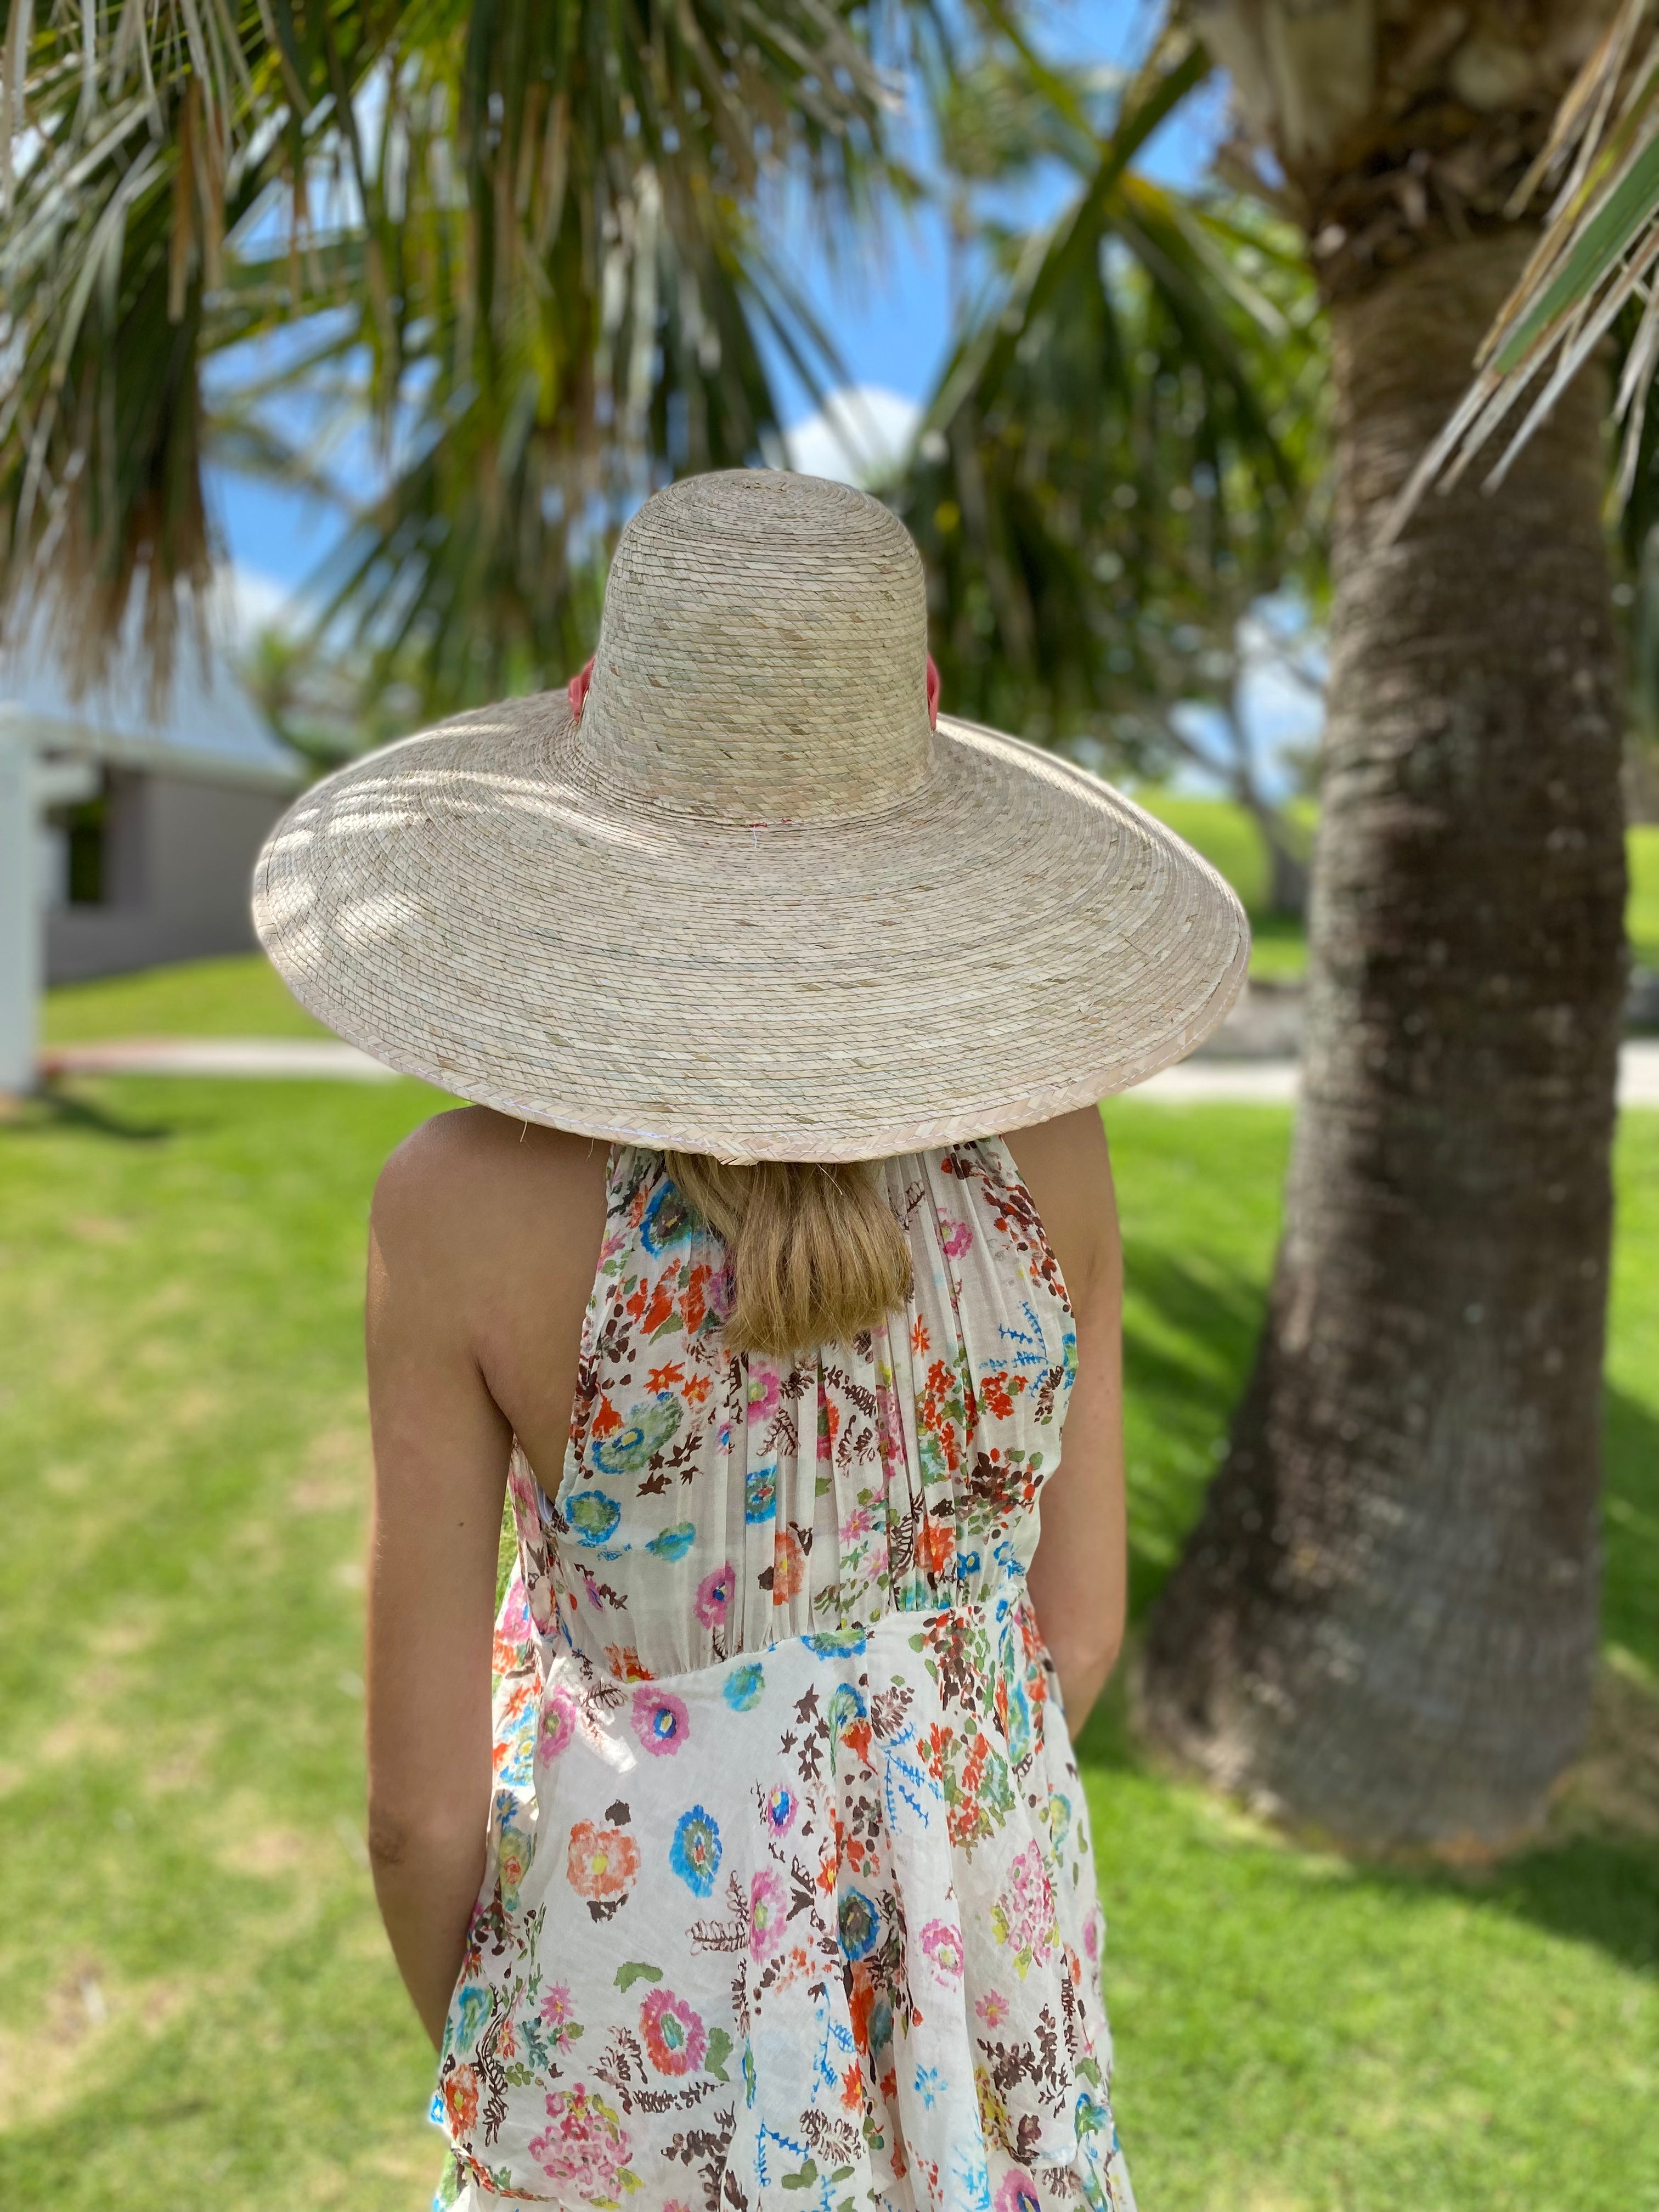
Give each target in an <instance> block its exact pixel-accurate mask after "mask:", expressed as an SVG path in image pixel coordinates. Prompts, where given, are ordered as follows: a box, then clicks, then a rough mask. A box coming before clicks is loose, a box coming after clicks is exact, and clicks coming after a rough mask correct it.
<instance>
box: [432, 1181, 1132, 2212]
mask: <svg viewBox="0 0 1659 2212" xmlns="http://www.w3.org/2000/svg"><path fill="white" fill-rule="evenodd" d="M878 1173H880V1174H882V1175H883V1176H884V1178H885V1183H886V1189H887V1193H888V1196H889V1198H890V1201H891V1203H892V1205H893V1207H894V1209H895V1211H896V1213H897V1214H898V1217H899V1218H900V1220H901V1221H902V1223H903V1224H904V1225H905V1227H906V1230H907V1233H908V1238H909V1243H910V1249H911V1253H912V1255H913V1261H914V1273H915V1280H914V1284H913V1287H912V1291H911V1294H910V1297H909V1300H908V1304H907V1306H906V1307H905V1308H904V1310H902V1312H901V1311H898V1310H895V1312H894V1313H893V1314H892V1315H890V1316H889V1319H888V1321H887V1322H885V1323H884V1325H883V1326H882V1327H880V1328H876V1329H874V1330H872V1331H871V1332H869V1333H868V1334H866V1335H862V1336H860V1337H859V1338H857V1339H856V1340H854V1341H853V1342H852V1343H850V1344H848V1345H843V1346H823V1347H822V1348H820V1349H819V1350H818V1351H817V1352H816V1353H815V1354H812V1355H810V1356H808V1357H806V1358H803V1359H801V1360H799V1361H798V1362H797V1363H795V1364H792V1365H787V1366H783V1365H780V1364H776V1363H775V1362H771V1361H769V1360H767V1359H764V1358H759V1357H757V1356H750V1357H747V1358H745V1357H742V1356H739V1355H736V1354H732V1353H729V1352H726V1351H724V1350H723V1349H722V1346H721V1340H720V1319H721V1316H722V1314H723V1312H724V1311H725V1310H726V1301H727V1297H728V1295H729V1293H728V1284H729V1277H728V1275H727V1273H726V1263H725V1251H724V1247H723V1246H722V1245H721V1244H720V1242H719V1240H718V1239H717V1238H716V1237H714V1235H713V1234H712V1233H711V1232H710V1231H708V1230H707V1229H706V1228H704V1227H703V1226H702V1224H701V1222H700V1221H699V1220H698V1219H697V1218H696V1216H695V1215H693V1214H692V1213H691V1212H690V1211H689V1209H688V1207H687V1206H686V1204H685V1202H684V1200H683V1199H682V1197H681V1195H680V1193H679V1191H678V1188H676V1186H675V1185H674V1183H673V1182H671V1180H670V1178H669V1176H668V1175H667V1173H666V1170H665V1165H664V1163H663V1159H662V1156H661V1155H660V1154H659V1153H657V1152H647V1151H644V1150H640V1149H636V1148H632V1147H627V1146H620V1147H616V1148H614V1149H613V1151H612V1152H611V1161H610V1169H609V1197H608V1214H607V1223H606V1232H605V1242H604V1245H603V1249H602V1252H601V1256H600V1261H599V1271H598V1274H597V1277H596V1279H595V1282H594V1285H593V1291H592V1298H591V1300H590V1302H589V1305H588V1309H587V1313H586V1321H585V1322H584V1327H583V1337H582V1345H581V1354H580V1369H579V1373H578V1381H577V1386H576V1392H575V1400H574V1408H573V1413H572V1419H571V1430H570V1438H569V1443H568V1449H567V1451H566V1455H565V1462H564V1467H563V1469H562V1475H561V1477H560V1480H559V1481H558V1484H557V1486H556V1492H555V1493H554V1494H553V1495H551V1496H549V1495H548V1494H547V1493H546V1492H544V1489H543V1488H542V1486H540V1485H539V1484H538V1480H537V1479H536V1477H535V1475H534V1474H532V1470H531V1468H530V1467H529V1465H528V1464H527V1462H526V1460H525V1458H524V1456H523V1454H522V1452H521V1451H517V1450H515V1452H514V1455H513V1468H512V1474H511V1480H510V1489H511V1499H512V1507H513V1516H514V1519H515V1522H516V1524H517V1533H518V1547H519V1562H518V1568H517V1571H516V1572H515V1573H514V1575H513V1578H512V1581H511V1582H510V1583H509V1585H508V1587H507V1595H506V1597H505V1600H504V1601H503V1604H502V1607H501V1614H500V1618H499V1620H498V1623H497V1630H496V1658H495V1665H496V1675H497V1679H496V1686H495V1799H494V1805H493V1811H492V1816H491V1824H490V1835H489V1859H488V1865H487V1869H486V1873H485V1877H484V1881H483V1888H482V1891H481V1893H480V1896H479V1899H478V1904H477V1908H476V1911H475V1913H474V1916H473V1919H472V1922H471V1928H470V1931H469V1936H468V1941H467V1947H466V1952H465V1960H464V1964H463V1967H462V1972H461V1975H460V1978H459V1982H458V1984H457V1986H456V1990H455V1994H454V1997H453V2002H452V2004H451V2008H450V2012H449V2019H448V2023H447V2028H446V2031H445V2035H444V2041H443V2047H442V2051H441V2055H440V2059H439V2073H438V2086H437V2091H436V2094H435V2098H434V2102H433V2117H434V2118H435V2120H437V2121H438V2122H439V2124H441V2126H442V2127H443V2128H444V2130H445V2131H446V2133H447V2137H448V2140H449V2144H450V2155H449V2159H448V2161H447V2166H446V2172H445V2178H444V2181H443V2184H442V2185H441V2188H440V2191H439V2196H438V2200H437V2201H438V2203H440V2204H441V2205H459V2207H460V2208H461V2209H462V2212H520V2208H530V2207H544V2206H547V2205H557V2206H560V2207H564V2208H570V2209H571V2212H574V2208H591V2212H865V2208H869V2207H873V2208H877V2212H1051V2208H1054V2207H1058V2206H1061V2205H1066V2206H1070V2205H1074V2204H1078V2203H1083V2204H1086V2205H1089V2206H1091V2207H1094V2208H1097V2212H1102V2208H1112V2209H1113V2212H1133V2194H1132V2192H1131V2190H1130V2186H1129V2179H1128V2174H1127V2168H1126V2166H1125V2164H1124V2160H1123V2157H1122V2154H1121V2150H1120V2149H1119V2147H1118V2143H1117V2138H1116V2135H1115V2130H1114V2127H1113V2123H1112V2113H1111V2106H1110V2100H1109V2078H1110V2067H1111V2042H1110V2037H1109V2032H1108V2029H1107V2024H1106V2015H1105V2011H1104V2008H1103V2002H1102V1997H1101V1987H1100V1966H1101V1947H1102V1940H1103V1930H1104V1923H1103V1915H1102V1912H1101V1908H1100V1904H1099V1901H1098V1898H1097V1889H1096V1881H1095V1869H1094V1865H1093V1861H1092V1857H1091V1850H1090V1845H1089V1838H1088V1832H1087V1823H1086V1817H1085V1803H1084V1797H1083V1792H1082V1790H1081V1788H1080V1787H1079V1780H1078V1772H1077V1768H1076V1766H1075V1765H1074V1764H1073V1759H1072V1755H1071V1750H1070V1746H1069V1743H1068V1741H1067V1737H1066V1725H1065V1720H1064V1717H1063V1715H1062V1714H1061V1712H1060V1705H1059V1699H1058V1696H1057V1692H1056V1683H1055V1677H1054V1671H1053V1668H1052V1666H1051V1663H1050V1662H1049V1660H1048V1654H1047V1652H1046V1650H1044V1647H1043V1644H1042V1637H1041V1635H1040V1634H1039V1632H1038V1629H1037V1625H1036V1620H1035V1618H1034V1616H1033V1613H1032V1611H1031V1607H1030V1600H1029V1598H1028V1596H1027V1595H1026V1589H1025V1570H1026V1567H1027V1565H1029V1563H1030V1559H1031V1555H1032V1553H1033V1551H1034V1550H1035V1548H1036V1539H1037V1507H1038V1500H1039V1496H1040V1493H1041V1491H1042V1484H1043V1482H1044V1480H1046V1479H1047V1477H1048V1475H1049V1474H1051V1473H1052V1472H1053V1471H1054V1467H1055V1466H1056V1465H1057V1463H1058V1462H1059V1457H1060V1424H1061V1421H1062V1419H1063V1418H1064V1415H1065V1410H1066V1398H1067V1395H1068V1393H1069V1391H1070V1389H1071V1387H1072V1381H1073V1374H1074V1371H1075V1368H1076V1364H1077V1352H1076V1337H1075V1334H1074V1331H1073V1322H1072V1315H1071V1307H1070V1305H1069V1303H1068V1301H1067V1298H1066V1289H1065V1285H1064V1284H1063V1282H1062V1281H1061V1279H1060V1271H1059V1269H1058V1267H1056V1266H1055V1263H1054V1255H1053V1254H1052V1253H1051V1252H1050V1250H1049V1249H1048V1243H1047V1241H1046V1239H1045V1237H1044V1236H1043V1232H1042V1225H1041V1223H1040V1221H1039V1220H1038V1218H1037V1215H1036V1209H1035V1207H1034V1206H1033V1205H1032V1203H1031V1200H1030V1196H1029V1194H1027V1192H1026V1190H1025V1188H1024V1185H1023V1184H1022V1183H1021V1182H1020V1180H1019V1178H1018V1174H1017V1172H1016V1171H1015V1169H1014V1166H1013V1163H1012V1159H1011V1158H1010V1157H1009V1154H1008V1152H1007V1149H1006V1146H1004V1145H1003V1144H1002V1142H1001V1140H1000V1139H989V1140H987V1141H985V1142H982V1143H978V1144H970V1145H959V1146H951V1147H950V1148H948V1149H945V1150H942V1151H936V1152H925V1153H921V1154H911V1155H908V1156H905V1157H902V1158H896V1159H891V1160H888V1161H885V1162H884V1163H883V1164H882V1165H881V1167H880V1169H879V1170H878Z"/></svg>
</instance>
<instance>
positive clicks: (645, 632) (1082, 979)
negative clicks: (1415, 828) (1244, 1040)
mask: <svg viewBox="0 0 1659 2212" xmlns="http://www.w3.org/2000/svg"><path fill="white" fill-rule="evenodd" d="M926 665H927V608H926V595H925V591H924V586H923V580H922V573H921V561H920V558H919V556H918V555H917V553H916V550H915V546H914V545H913V544H912V543H911V541H910V538H909V537H908V533H907V532H905V530H904V528H903V526H902V525H901V524H900V523H899V522H898V521H897V520H896V518H895V517H894V516H893V515H891V514H890V513H889V512H888V511H887V509H886V508H884V507H882V506H880V505H879V504H878V502H877V501H874V500H872V499H869V498H866V496H865V495H863V494H862V493H860V492H855V491H852V490H849V489H848V488H847V487H845V486H843V485H840V484H831V483H824V482H822V481H820V480H819V479H817V478H814V477H795V476H788V475H785V474H783V473H781V472H777V471H758V470H757V471H726V472H722V473H720V474H718V475H713V476H706V477H690V478H688V479H686V480H684V482H682V483H678V484H675V485H673V486H671V487H670V488H669V489H667V490H665V491H663V492H659V494H658V495H656V496H655V497H654V498H653V499H652V500H650V501H647V504H646V505H645V507H642V508H641V511H640V513H638V514H637V515H636V516H635V518H634V520H632V521H631V522H630V523H629V526H628V527H627V529H626V530H625V531H624V532H623V536H622V539H621V542H620V544H618V546H617V553H616V556H615V559H614V561H613V562H612V565H611V575H610V580H609V583H608V586H607V591H606V598H605V614H604V618H603V622H602V624H601V628H600V633H599V649H598V652H597V653H596V656H595V660H594V668H593V678H592V687H591V689H590V690H589V692H588V694H587V697H586V702H585V704H584V706H583V708H582V712H581V714H580V720H577V719H576V718H574V717H573V715H572V714H571V712H570V708H569V705H568V701H567V699H566V697H565V695H564V694H563V693H562V692H558V693H551V692H548V693H542V694H538V696H534V697H532V698H526V699H514V700H510V701H507V702H504V703H502V704H501V705H500V706H496V707H491V708H484V709H483V710H481V711H479V712H477V713H473V714H465V715H463V716H460V717H459V718H458V719H457V720H453V721H451V722H447V723H445V724H443V725H442V726H440V727H439V728H437V729H435V730H432V731H430V732H426V733H425V734H423V735H422V736H419V737H415V738H406V739H404V741H403V743H401V744H395V745H391V746H387V747H386V748H385V749H384V750H381V751H380V752H377V753H374V754H371V755H370V756H368V757H367V758H365V759H363V760H362V761H358V762H356V763H352V764H351V765H350V766H349V767H348V768H345V769H341V770H340V771H339V772H338V773H337V775H332V776H331V777H329V778H328V779H327V780H326V781H324V782H322V783H319V784H318V785H316V786H315V787H313V789H312V790H310V791H308V792H307V793H305V794H304V796H303V797H302V798H301V799H299V800H298V801H297V802H296V804H295V805H294V806H293V807H292V808H290V810H289V812H288V813H287V814H286V815H285V816H284V817H283V820H282V821H281V822H280V823H278V825H277V827H276V829H275V831H274V832H273V833H272V836H271V838H270V842H269V843H268V844H267V846H266V848H265V849H264V853H263V854H261V856H260V860H259V863H258V869H257V871H256V873H255V878H254V902H253V903H254V918H255V921H256V924H257V926H258V931H259V935H260V938H261V939H262V941H263V942H264V945H265V948H266V950H267V951H269V953H270V957H271V958H272V959H273V961H274V962H275V963H276V966H277V968H278V969H280V970H281V972H282V974H283V976H284V978H285V979H286V981H288V983H289V987H290V988H291V989H292V990H293V992H294V994H295V997H296V998H298V999H299V1000H300V1002H301V1005H303V1006H306V1007H307V1008H308V1009H309V1010H310V1011H311V1012H313V1013H314V1014H316V1015H317V1016H318V1017H319V1018H320V1019H321V1020H323V1021H325V1022H326V1023H327V1024H328V1025H329V1026H330V1028H331V1029H333V1030H336V1031H337V1032H338V1034H339V1035H340V1036H343V1037H346V1038H348V1039H349V1041H350V1042H352V1043H354V1044H356V1045H361V1046H362V1048H364V1049H365V1050H366V1051H368V1052H370V1053H373V1054H374V1055H375V1056H376V1057H377V1058H379V1059H380V1060H385V1061H386V1063H387V1064H388V1065H389V1066H393V1067H396V1068H399V1069H402V1070H404V1072H405V1073H409V1074H411V1075H417V1076H421V1077H423V1078H424V1079H426V1080H427V1081H428V1082H430V1083H434V1084H436V1085H440V1086H441V1088H442V1089H444V1090H447V1091H453V1092H455V1093H457V1094H458V1095H459V1096H460V1097H465V1098H471V1099H475V1100H477V1101H478V1102H480V1103H483V1104H484V1105H488V1106H493V1107H495V1108H496V1109H499V1110H500V1111H501V1112H502V1113H506V1114H511V1115H515V1116H520V1117H522V1118H523V1119H525V1120H526V1121H542V1122H547V1123H550V1124H551V1125H553V1126H554V1127H558V1128H564V1129H572V1130H575V1131H577V1132H579V1133H583V1134H587V1135H592V1136H596V1137H603V1138H612V1139H620V1140H623V1141H626V1142H634V1143H641V1144H647V1145H653V1146H678V1147H679V1148H681V1149H684V1150H688V1151H697V1152H711V1153H713V1154H714V1155H715V1156H716V1157H717V1158H722V1159H727V1160H749V1159H767V1158H770V1159H802V1160H805V1159H824V1160H835V1159H858V1158H879V1157H882V1156H884V1155H886V1154H889V1153H893V1152H909V1151H919V1150H925V1149H927V1148H928V1147H930V1146H936V1145H943V1144H948V1143H951V1142H954V1141H956V1140H957V1139H962V1138H968V1137H975V1136H983V1135H987V1134H990V1133H994V1132H1000V1131H1003V1130H1007V1129H1017V1128H1020V1127H1025V1126H1027V1125H1029V1124H1030V1123H1031V1122H1033V1121H1042V1120H1046V1119H1047V1118H1048V1116H1049V1115H1054V1114H1058V1113H1062V1112H1064V1111H1066V1109H1068V1108H1071V1107H1074V1106H1081V1105H1085V1104H1088V1103H1092V1102H1093V1101H1094V1100H1096V1099H1097V1098H1099V1097H1103V1096H1105V1095H1106V1094H1107V1093H1108V1092H1110V1091H1119V1090H1122V1089H1124V1088H1126V1087H1127V1085H1130V1084H1133V1083H1136V1082H1139V1080H1141V1079H1143V1078H1144V1077H1146V1076H1147V1075H1150V1074H1152V1073H1153V1072H1154V1071H1155V1070H1156V1069H1158V1068H1159V1067H1163V1066H1167V1065H1168V1064H1169V1063H1170V1061H1172V1060H1179V1059H1181V1058H1182V1057H1183V1056H1184V1055H1185V1054H1187V1053H1188V1052H1190V1051H1191V1050H1192V1048H1193V1047H1194V1045H1195V1044H1197V1043H1198V1042H1200V1040H1201V1039H1202V1038H1203V1036H1205V1035H1206V1033H1207V1032H1208V1031H1209V1030H1211V1029H1212V1028H1213V1027H1214V1026H1215V1024H1216V1023H1217V1022H1218V1021H1219V1020H1220V1019H1221V1018H1222V1016H1223V1015H1224V1014H1225V1012H1226V1011H1227V1008H1228V1007H1229V1006H1231V1003H1232V1000H1233V999H1234V997H1235V996H1236V995H1237V991H1238V988H1239V987H1240V985H1241V983H1242V982H1243V976H1244V969H1245V963H1246V960H1247V958H1248V955H1249V931H1248V929H1247V927H1246V925H1245V921H1244V916H1243V910H1242V909H1241V908H1240V907H1239V904H1238V902H1237V899H1236V898H1235V897H1234V896H1233V894H1232V892H1231V890H1230V889H1229V888H1228V887H1227V885H1226V884H1225V883H1224V882H1223V881H1222V880H1221V878H1219V877H1218V875H1217V874H1216V873H1215V872H1214V871H1213V870H1212V868H1211V867H1209V866H1208V865H1207V864H1206V862H1205V861H1204V860H1200V858H1199V856H1198V854H1195V853H1194V852H1193V851H1192V850H1191V848H1189V847H1188V846H1187V845H1185V844H1183V843H1182V841H1181V840H1180V839H1179V838H1178V837H1176V836H1174V835H1172V833H1171V832H1170V831H1169V830H1167V829H1164V827H1163V826H1162V825H1161V824H1160V823H1157V822H1154V821H1153V820H1152V818H1151V817H1150V816H1148V815H1146V814H1145V813H1143V812H1142V811H1141V810H1140V809H1139V807H1137V806H1135V805H1133V804H1132V803H1131V802H1130V801H1129V800H1127V799H1124V798H1123V797H1122V796H1121V794H1120V793H1117V792H1115V791H1114V790H1112V789H1111V787H1109V785H1107V784H1105V783H1103V782H1102V781H1100V780H1099V779H1098V778H1097V777H1094V776H1091V775H1086V774H1085V773H1084V772H1083V771H1082V770H1081V769H1074V768H1073V767H1071V766H1070V765H1068V764H1067V763H1065V762H1063V761H1060V760H1057V759H1055V758H1054V757H1053V756H1051V755H1048V754H1046V753H1042V752H1040V751H1038V750H1036V749H1035V748H1033V747H1031V746H1029V745H1025V744H1020V743H1019V742H1018V741H1017V740H1016V739H1014V738H1007V737H1004V736H1001V735H1000V734H999V733H998V732H994V731H991V730H986V729H981V728H979V727H977V726H975V725H973V724H971V723H967V722H962V721H958V720H953V719H952V718H951V717H949V716H941V717H940V720H939V726H938V729H937V730H936V731H935V730H933V729H932V728H930V726H929V724H928V718H927V693H926Z"/></svg>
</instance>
